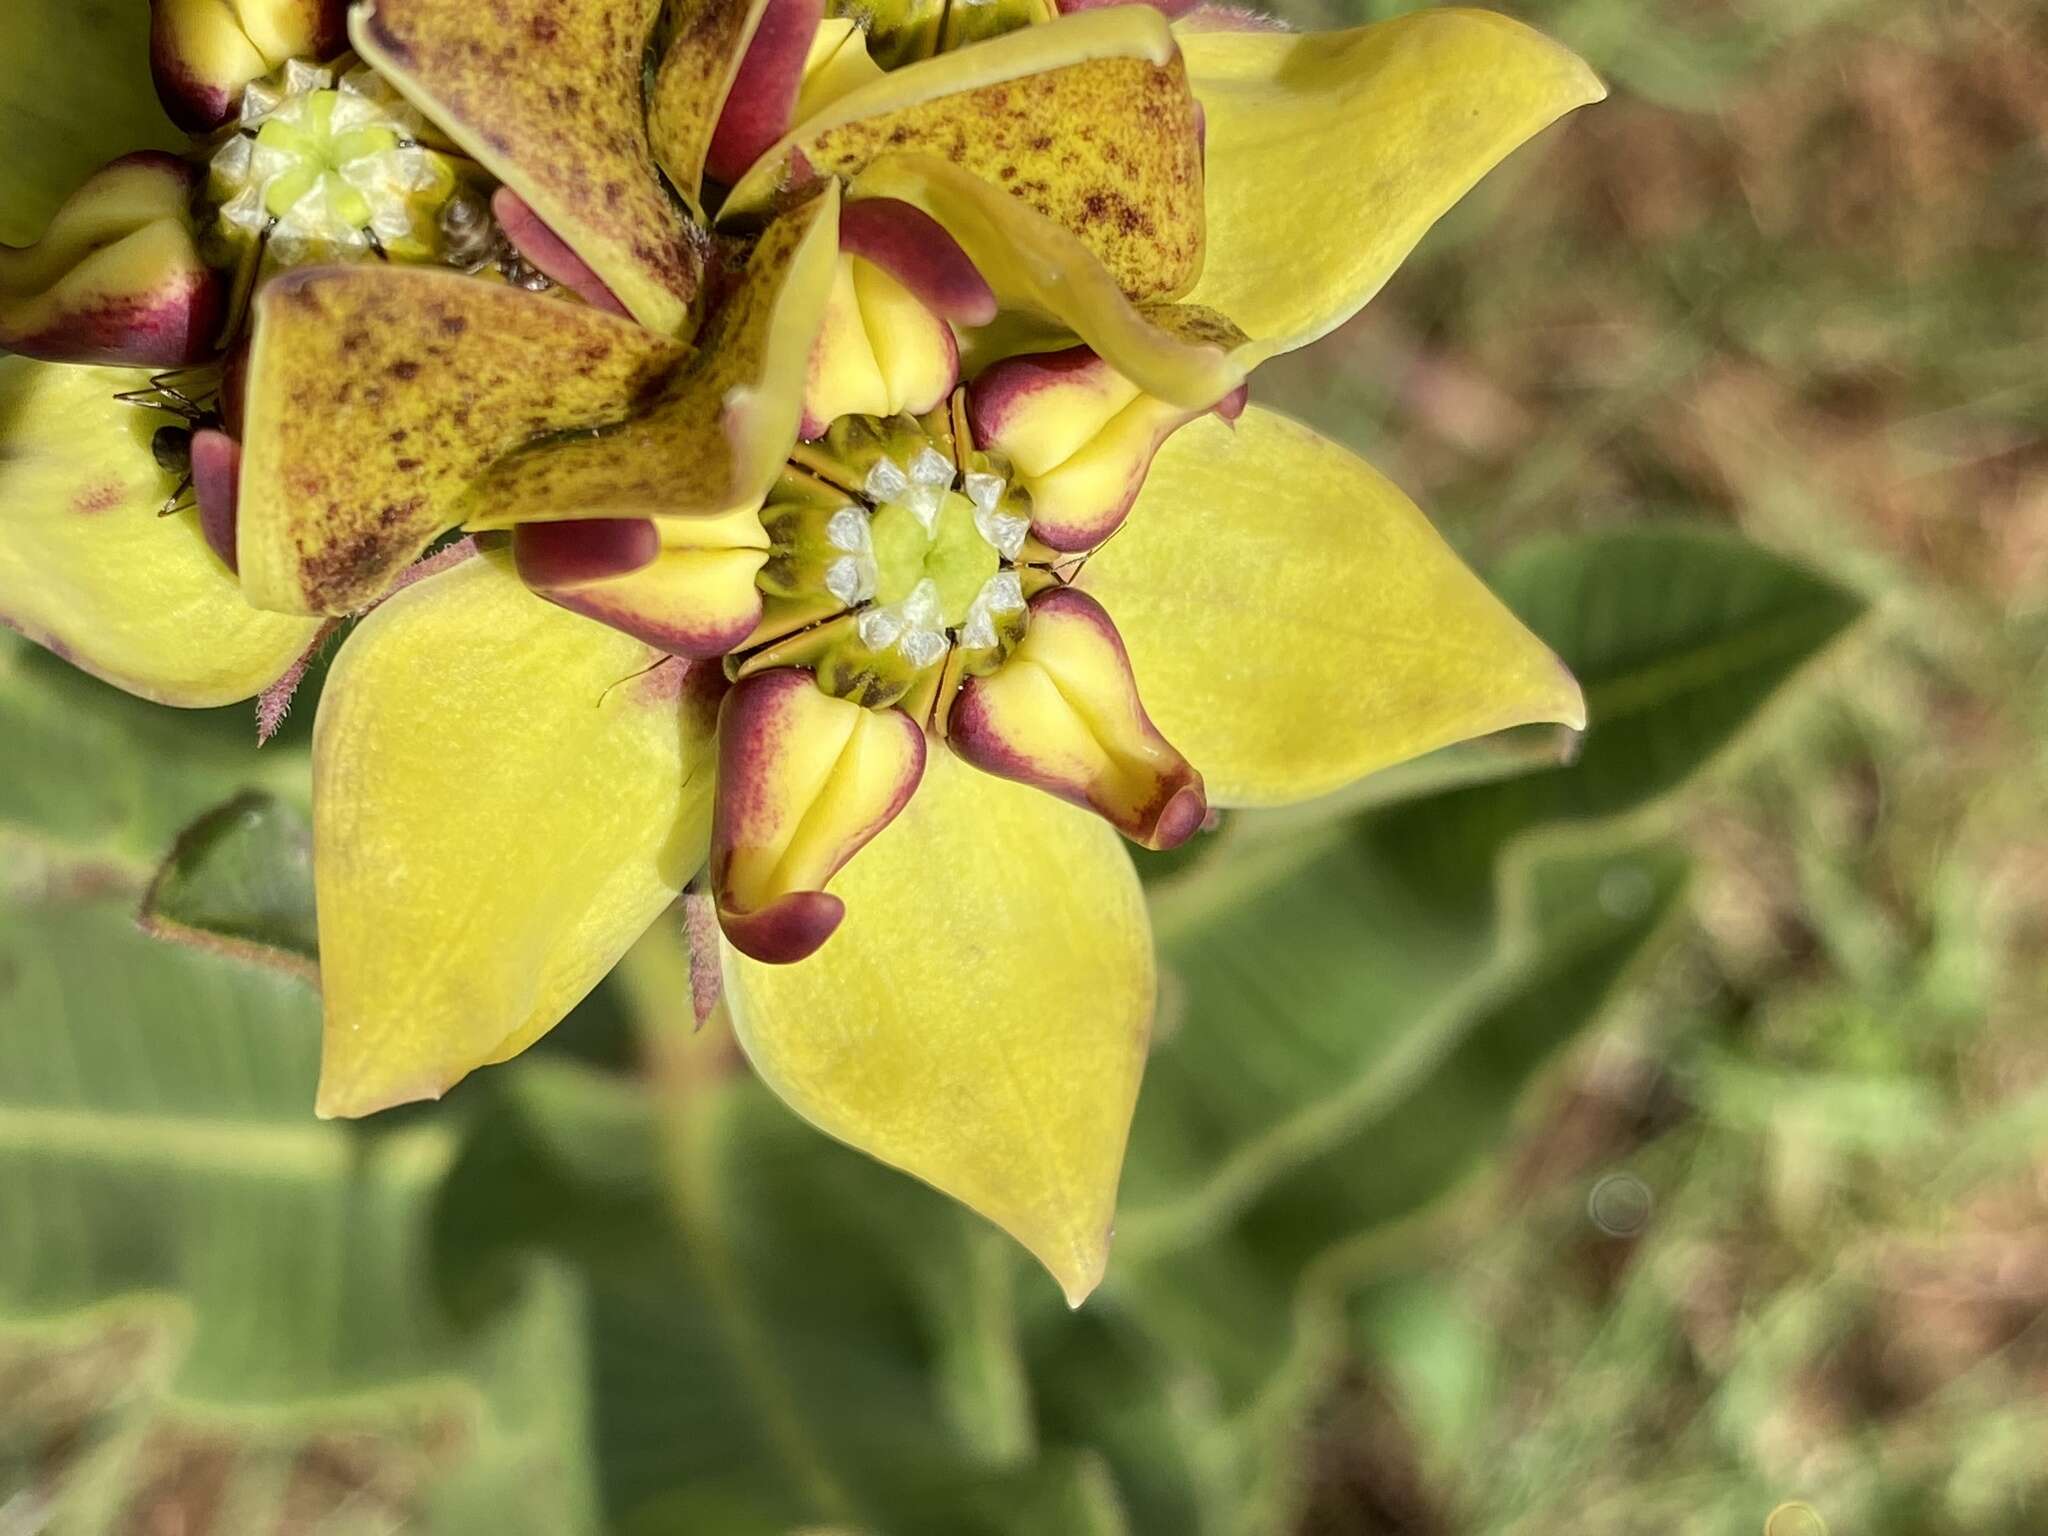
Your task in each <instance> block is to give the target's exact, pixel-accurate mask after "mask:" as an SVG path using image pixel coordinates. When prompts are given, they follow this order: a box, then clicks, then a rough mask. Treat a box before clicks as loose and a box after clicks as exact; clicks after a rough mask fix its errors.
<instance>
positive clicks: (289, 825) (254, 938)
mask: <svg viewBox="0 0 2048 1536" xmlns="http://www.w3.org/2000/svg"><path fill="white" fill-rule="evenodd" d="M142 926H143V929H144V931H145V932H147V933H149V934H151V935H152V936H154V937H156V938H159V939H169V940H172V941H174V942H177V943H183V944H194V945H197V946H199V947H200V948H203V949H217V950H219V951H221V952H222V953H224V954H232V955H236V956H238V957H240V958H242V959H246V960H254V961H256V962H258V963H259V964H264V965H274V966H277V967H278V968H279V969H282V970H285V971H288V972H290V973H292V974H294V975H298V976H301V977H304V978H305V979H306V980H309V981H312V980H317V978H318V976H319V969H320V939H319V931H318V928H317V926H316V925H315V923H314V920H313V824H312V821H311V819H310V818H308V817H307V815H306V813H305V812H304V811H301V810H300V809H299V808H298V807H297V806H293V805H288V804H286V803H285V802H284V801H282V800H280V799H278V798H277V797H276V796H275V795H271V794H266V793H264V792H262V791H260V790H244V791H243V792H242V793H241V794H239V795H237V796H235V798H234V799H232V800H230V801H229V802H228V803H227V804H226V805H223V806H221V807H219V808H218V809H216V810H212V811H208V812H207V813H206V814H205V815H204V816H202V817H200V818H199V820H197V821H195V822H194V823H192V825H191V826H189V827H187V828H186V829H185V830H184V831H183V832H182V833H180V834H179V836H178V841H177V843H176V844H175V845H174V846H173V847H172V849H171V852H170V856H169V857H168V858H167V859H165V860H164V862H163V865H162V867H161V868H159V869H158V870H157V874H156V878H155V879H154V880H152V881H151V882H150V886H149V890H148V892H147V893H146V894H145V895H144V896H143V898H142Z"/></svg>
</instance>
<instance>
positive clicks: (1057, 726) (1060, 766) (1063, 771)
mask: <svg viewBox="0 0 2048 1536" xmlns="http://www.w3.org/2000/svg"><path fill="white" fill-rule="evenodd" d="M946 741H947V744H948V745H949V746H951V747H952V749H953V750H954V751H955V752H957V753H958V754H959V755H960V756H961V757H963V758H965V759H966V760H967V761H968V762H970V763H972V764H974V766H975V767H977V768H979V769H981V770H983V771H984V772H986V773H993V774H995V775H996V776H997V777H998V778H1004V779H1015V780H1016V781H1017V782H1018V783H1020V784H1030V785H1034V786H1036V787H1037V788H1039V789H1043V790H1047V791H1049V792H1050V793H1052V794H1055V795H1058V796H1059V797H1060V798H1061V799H1062V800H1068V801H1071V802H1073V803H1074V804H1075V805H1083V806H1086V807H1088V808H1089V809H1090V810H1092V811H1096V812H1098V813H1100V814H1101V815H1102V816H1103V817H1104V818H1105V819H1106V820H1108V821H1109V822H1110V823H1111V824H1112V825H1113V826H1115V827H1116V829H1117V830H1118V831H1120V832H1122V833H1123V834H1124V836H1126V837H1128V838H1130V839H1131V840H1132V841H1133V842H1137V843H1142V844H1143V845H1144V846H1145V847H1147V848H1174V847H1178V846H1179V845H1180V844H1181V843H1183V842H1185V841H1187V839H1188V838H1189V837H1190V836H1192V835H1193V833H1194V832H1195V830H1196V829H1197V828H1198V827H1200V826H1201V824H1202V820H1203V818H1204V817H1205V816H1207V815H1208V811H1209V807H1208V801H1207V799H1206V798H1205V796H1204V794H1203V789H1202V776H1201V775H1200V774H1199V773H1197V772H1196V771H1195V770H1194V768H1193V767H1192V766H1190V765H1189V763H1188V760H1187V759H1186V758H1184V757H1182V756H1181V755H1180V753H1179V752H1177V751H1176V750H1174V747H1173V744H1172V743H1171V742H1169V741H1168V740H1167V739H1166V738H1165V737H1164V736H1162V735H1161V734H1160V733H1159V730H1158V728H1157V727H1156V726H1154V725H1153V724H1152V720H1151V717H1150V716H1148V715H1147V714H1146V713H1145V706H1144V704H1143V703H1142V702H1141V701H1140V700H1139V698H1138V685H1137V682H1136V680H1135V679H1134V678H1133V677H1132V676H1131V662H1130V657H1129V656H1128V655H1126V654H1125V651H1124V643H1123V639H1122V637H1121V636H1120V635H1118V634H1117V632H1116V626H1115V625H1114V624H1112V623H1111V622H1110V618H1109V615H1108V614H1107V613H1105V612H1104V611H1103V608H1102V605H1101V604H1100V603H1098V602H1096V601H1095V599H1094V598H1092V597H1090V596H1088V595H1087V594H1086V593H1085V592H1081V591H1077V590H1076V589H1074V588H1072V587H1054V588H1051V589H1050V590H1048V591H1046V592H1043V593H1041V594H1039V596H1038V597H1036V598H1034V599H1033V600H1032V603H1031V617H1030V622H1029V624H1028V625H1027V627H1026V628H1025V631H1024V638H1023V640H1022V641H1020V642H1019V643H1018V645H1017V648H1016V649H1015V650H1014V651H1012V652H1011V653H1010V656H1009V659H1008V660H1007V661H1005V662H1004V663H1003V664H1002V665H1001V666H1000V667H998V668H997V669H996V670H995V671H994V672H992V673H990V674H988V675H987V676H986V677H970V678H968V679H967V681H966V683H965V684H964V685H963V686H962V687H961V690H960V695H959V697H958V698H956V699H955V700H954V701H953V708H952V713H951V714H950V715H949V716H948V717H947V720H946Z"/></svg>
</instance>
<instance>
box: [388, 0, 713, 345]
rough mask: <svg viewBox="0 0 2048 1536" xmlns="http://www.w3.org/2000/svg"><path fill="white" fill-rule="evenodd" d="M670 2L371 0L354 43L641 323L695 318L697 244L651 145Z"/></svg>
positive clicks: (685, 322)
mask: <svg viewBox="0 0 2048 1536" xmlns="http://www.w3.org/2000/svg"><path fill="white" fill-rule="evenodd" d="M661 3H662V0H496V3H494V4H490V5H480V4H478V3H477V0H372V3H370V4H367V5H363V6H360V7H358V8H357V9H356V10H355V11H354V12H353V13H352V14H351V16H350V18H349V36H350V37H351V38H352V39H353V40H354V42H355V45H356V51H357V52H358V53H360V54H361V55H362V56H363V57H364V58H365V59H366V60H368V61H369V62H370V63H371V64H372V65H374V66H375V67H376V68H377V70H378V72H379V73H380V74H382V75H383V76H384V77H385V79H387V80H389V81H390V82H391V83H392V84H393V85H395V86H396V87H398V89H399V90H400V91H402V92H404V93H405V95H406V97H407V98H408V99H409V100H411V102H412V103H413V105H414V106H416V107H418V108H419V109H420V110H421V111H422V112H424V113H426V114H427V115H428V116H429V117H431V118H432V119H433V120H434V122H435V123H436V124H437V125H438V126H439V127H440V128H442V129H443V130H445V131H446V132H447V133H448V135H449V136H450V137H451V138H453V139H454V140H455V142H456V143H457V144H459V145H461V146H462V148H463V149H465V150H467V151H468V152H469V153H470V154H472V155H474V156H475V157H476V159H477V160H478V161H479V162H480V163H481V164H482V165H484V166H485V167H486V168H487V169H488V170H489V171H490V172H491V173H492V174H493V175H495V176H497V177H498V178H499V179H500V180H501V181H503V182H504V183H505V185H507V186H508V187H510V188H512V190H513V191H515V192H517V193H518V194H519V195H520V197H522V198H524V199H525V200H526V202H527V204H528V206H530V207H531V208H532V209H533V211H534V213H536V214H537V215H538V216H539V217H540V219H541V221H542V222H543V223H545V224H546V225H547V226H548V228H550V229H552V230H553V231H554V232H555V233H556V234H557V235H559V236H561V238H562V239H563V240H565V241H567V242H568V244H569V246H570V247H571V248H572V249H573V250H574V251H575V252H576V254H577V255H578V256H580V257H582V258H583V260H584V261H585V262H586V263H588V264H589V266H590V268H591V270H593V271H594V272H596V273H597V275H598V276H599V277H600V278H602V279H603V280H604V283H605V286H606V287H608V288H610V289H611V291H612V292H613V293H615V294H617V295H618V297H619V301H620V302H621V303H622V304H624V305H625V306H626V308H627V309H628V310H630V311H631V312H632V314H633V316H634V318H635V319H637V320H639V322H640V323H641V324H642V325H644V326H646V327H647V328H648V329H649V330H652V331H655V332H657V333H659V334H661V335H663V336H680V335H683V334H684V333H685V332H687V331H688V330H690V329H691V327H692V325H693V323H694V322H693V317H692V304H693V302H694V300H695V299H696V297H697V290H698V285H699V282H700V280H701V279H702V277H703V269H704V256H703V251H702V249H701V248H700V246H699V245H698V243H697V241H696V240H695V239H693V238H692V235H691V232H690V231H689V230H688V229H687V228H686V227H685V225H684V222H683V220H682V218H681V217H680V216H679V215H678V214H677V213H676V211H675V208H674V206H673V205H672V204H671V203H670V202H669V199H668V194H667V193H666V192H664V191H663V190H662V187H661V178H660V175H659V174H658V173H657V172H656V170H655V168H654V159H653V155H652V152H651V151H650V150H649V148H648V143H647V122H646V114H645V112H644V110H643V108H642V104H641V97H642V92H641V61H642V55H643V54H644V53H645V51H646V48H647V42H648V38H649V36H650V34H651V33H652V31H653V28H654V21H655V17H656V14H657V13H658V12H659V10H660V8H661Z"/></svg>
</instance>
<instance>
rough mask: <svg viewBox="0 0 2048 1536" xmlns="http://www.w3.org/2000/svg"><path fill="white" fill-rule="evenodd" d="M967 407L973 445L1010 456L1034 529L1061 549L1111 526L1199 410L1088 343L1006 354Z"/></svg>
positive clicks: (1080, 545)
mask: <svg viewBox="0 0 2048 1536" xmlns="http://www.w3.org/2000/svg"><path fill="white" fill-rule="evenodd" d="M1231 398H1232V399H1233V400H1235V399H1236V396H1233V397H1231ZM967 406H968V416H969V420H970V421H972V422H973V424H974V440H975V443H976V444H977V445H978V446H980V447H982V448H993V449H996V450H998V451H999V452H1001V453H1003V454H1005V455H1007V456H1008V458H1009V460H1010V462H1011V463H1012V464H1013V465H1014V466H1015V469H1016V480H1017V482H1018V483H1019V484H1021V485H1022V486H1023V487H1024V488H1025V489H1026V490H1028V491H1029V492H1030V493H1031V531H1032V533H1033V534H1034V535H1036V536H1037V538H1038V540H1039V542H1040V543H1042V544H1044V545H1046V546H1047V547H1048V548H1050V549H1056V550H1061V551H1074V550H1084V549H1093V548H1094V547H1095V546H1096V545H1098V544H1100V543H1101V542H1102V541H1103V540H1105V539H1107V538H1108V537H1109V536H1110V535H1111V534H1112V533H1114V532H1116V530H1117V528H1118V527H1119V526H1120V525H1121V524H1122V522H1123V520H1124V516H1125V514H1126V513H1128V512H1129V511H1130V509H1131V503H1133V502H1134V501H1136V500H1137V499H1138V492H1139V491H1140V490H1141V489H1142V488H1143V487H1144V484H1145V471H1146V470H1147V469H1149V468H1150V467H1151V464H1152V456H1153V455H1154V454H1156V453H1157V452H1158V451H1159V445H1160V444H1161V443H1164V442H1165V441H1166V439H1167V438H1168V437H1170V436H1171V435H1172V434H1173V433H1174V431H1175V430H1176V429H1177V428H1180V427H1182V426H1185V425H1186V424H1187V423H1188V422H1190V421H1192V420H1194V418H1195V417H1197V416H1199V415H1201V414H1202V412H1201V411H1199V410H1190V409H1187V408H1186V407H1183V406H1178V405H1172V404H1169V403H1168V402H1166V401H1164V400H1161V399H1159V398H1158V397H1157V396H1155V395H1148V394H1146V393H1145V392H1144V391H1143V390H1141V389H1140V388H1138V386H1137V385H1136V384H1134V383H1132V382H1131V381H1130V380H1129V379H1127V378H1125V377H1124V376H1123V375H1122V374H1120V373H1118V372H1117V371H1116V370H1115V369H1114V368H1112V367H1110V365H1109V364H1108V363H1106V362H1104V361H1103V360H1102V359H1101V358H1100V357H1097V356H1096V355H1095V353H1094V351H1093V350H1092V349H1091V348H1088V347H1069V348H1065V349H1063V350H1061V351H1058V352H1034V353H1027V354H1025V355H1024V356H1021V357H1012V358H1006V359H1004V360H1003V361H1002V362H999V363H997V364H995V365H994V366H993V367H990V368H988V369H985V370H984V371H983V372H982V373H981V374H980V375H979V376H978V377H977V378H976V379H975V381H974V383H973V384H972V385H971V386H970V387H969V389H968V392H967Z"/></svg>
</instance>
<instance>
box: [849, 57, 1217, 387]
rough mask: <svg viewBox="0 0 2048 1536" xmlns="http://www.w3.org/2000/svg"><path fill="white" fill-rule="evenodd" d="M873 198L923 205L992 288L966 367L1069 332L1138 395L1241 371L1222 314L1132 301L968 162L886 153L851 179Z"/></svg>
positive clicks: (1053, 341) (1095, 264)
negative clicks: (1021, 330) (996, 316)
mask: <svg viewBox="0 0 2048 1536" xmlns="http://www.w3.org/2000/svg"><path fill="white" fill-rule="evenodd" d="M987 46H990V47H993V46H995V45H994V44H989V45H987ZM969 51H970V52H973V51H975V50H972V49H970V50H969ZM871 197H874V198H884V199H891V200H896V201H902V202H907V203H910V204H912V205H913V206H914V207H917V208H919V209H921V210H923V211H924V212H925V213H928V214H930V215H931V216H932V217H933V218H934V219H935V220H937V221H938V223H939V224H940V225H942V226H943V227H944V228H945V230H946V232H947V234H948V235H950V236H951V237H952V239H953V241H954V242H955V243H956V244H957V245H958V246H959V247H960V249H961V250H962V251H963V252H965V253H966V255H967V257H968V259H969V260H970V261H971V262H972V263H973V265H974V267H975V270H976V271H978V272H979V273H980V274H981V275H982V277H983V279H984V280H986V282H987V283H988V285H989V287H990V289H991V290H992V291H993V292H994V294H995V296H996V299H997V301H998V303H999V304H1000V306H1001V308H1002V310H1003V312H1004V313H1003V315H1002V317H1001V321H1000V323H998V324H997V325H994V326H991V327H989V328H988V330H989V334H988V335H987V336H985V337H976V336H970V337H968V338H965V340H966V342H967V346H966V348H965V350H966V351H968V352H969V353H970V354H971V357H970V361H969V364H968V368H969V371H970V372H973V371H975V368H976V367H977V366H978V364H977V363H976V362H974V361H973V360H972V358H973V357H977V356H978V357H983V358H986V357H1001V356H1005V355H1007V354H1009V353H1012V352H1019V351H1028V350H1032V349H1034V348H1036V349H1039V350H1043V349H1045V348H1048V347H1058V346H1061V345H1064V344H1066V343H1067V342H1070V341H1072V340H1073V339H1074V338H1075V337H1079V338H1080V339H1081V340H1082V341H1084V342H1086V343H1087V344H1088V345H1089V346H1091V347H1093V348H1094V349H1095V350H1096V351H1097V352H1098V353H1100V354H1101V355H1102V356H1103V357H1106V358H1108V359H1109V360H1110V361H1111V362H1112V363H1114V364H1115V365H1116V367H1117V369H1118V371H1119V372H1121V373H1123V374H1125V375H1126V376H1127V377H1129V378H1130V379H1132V380H1133V381H1135V382H1136V383H1137V384H1138V385H1139V387H1141V388H1142V389H1144V390H1145V391H1146V392H1147V393H1148V394H1152V395H1157V396H1158V397H1159V398H1160V399H1162V400H1168V401H1171V402H1172V403H1174V404H1175V405H1180V406H1185V407H1187V408H1189V409H1191V410H1206V409H1208V408H1209V407H1210V406H1211V405H1213V404H1215V403H1216V401H1218V400H1220V399H1222V398H1223V397H1224V396H1225V395H1227V394H1229V393H1230V391H1232V390H1234V389H1236V388H1237V387H1238V385H1240V384H1242V383H1243V382H1244V377H1245V369H1244V366H1243V364H1242V363H1241V362H1240V361H1239V360H1238V358H1237V356H1236V355H1235V354H1236V350H1237V348H1238V346H1239V344H1240V343H1241V341H1242V337H1243V333H1242V332H1240V331H1239V330H1238V329H1237V328H1236V327H1235V326H1234V325H1232V324H1231V323H1230V322H1229V321H1228V320H1226V319H1224V318H1223V317H1222V316H1221V315H1218V314H1216V313H1214V312H1213V311H1209V310H1205V309H1201V308H1199V307H1197V306H1193V305H1186V304H1148V305H1142V306H1140V305H1136V304H1133V303H1132V302H1131V301H1130V299H1129V298H1127V297H1126V296H1125V294H1124V292H1123V290H1122V289H1120V288H1119V287H1118V286H1117V284H1116V280H1115V279H1114V278H1113V277H1111V276H1110V274H1109V271H1108V269H1107V268H1105V267H1104V266H1103V265H1102V263H1101V262H1100V261H1098V260H1096V259H1095V256H1094V255H1093V254H1092V253H1091V252H1090V251H1089V249H1088V247H1087V246H1086V245H1085V244H1083V243H1082V241H1081V239H1080V238H1079V237H1078V236H1077V235H1075V234H1074V233H1073V232H1072V231H1070V230H1067V229H1065V228H1062V227H1061V226H1060V225H1058V224H1056V223H1054V222H1053V221H1052V220H1051V219H1049V218H1047V217H1046V216H1045V215H1044V214H1042V213H1039V212H1038V211H1036V210H1035V209H1033V208H1031V207H1029V206H1027V205H1026V204H1025V203H1024V202H1023V201H1022V200H1021V199H1019V198H1014V197H1011V196H1009V195H1008V194H1007V193H1005V192H1003V191H1002V190H1001V189H999V188H998V187H995V186H993V185H991V184H990V183H989V182H987V181H984V180H983V179H982V178H981V177H979V176H976V175H974V174H973V173H972V172H970V171H966V170H963V169H962V168H961V167H959V166H957V165H953V164H950V163H948V162H947V161H945V160H943V159H941V158H939V157H938V156H936V155H907V154H905V155H885V156H883V157H882V158H881V159H879V160H877V161H876V162H875V163H874V164H873V165H871V166H869V167H868V168H867V169H866V170H865V171H863V172H862V173H861V175H860V177H859V178H858V179H857V180H856V181H855V182H854V184H853V186H852V188H851V189H850V203H858V202H864V201H866V200H867V199H868V198H871ZM1025 326H1035V327H1036V330H1035V331H1034V332H1031V333H1030V334H1027V335H1026V336H1024V337H1023V339H1022V341H1021V344H1020V340H1019V336H1018V335H1017V334H1016V329H1015V328H1018V327H1025Z"/></svg>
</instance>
